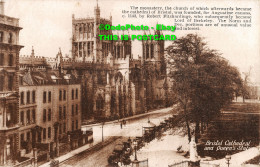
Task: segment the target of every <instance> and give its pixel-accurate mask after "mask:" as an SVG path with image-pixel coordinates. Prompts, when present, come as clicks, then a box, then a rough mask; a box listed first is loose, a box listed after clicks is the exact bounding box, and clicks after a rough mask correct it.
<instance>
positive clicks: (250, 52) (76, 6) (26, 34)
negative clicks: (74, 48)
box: [5, 0, 260, 83]
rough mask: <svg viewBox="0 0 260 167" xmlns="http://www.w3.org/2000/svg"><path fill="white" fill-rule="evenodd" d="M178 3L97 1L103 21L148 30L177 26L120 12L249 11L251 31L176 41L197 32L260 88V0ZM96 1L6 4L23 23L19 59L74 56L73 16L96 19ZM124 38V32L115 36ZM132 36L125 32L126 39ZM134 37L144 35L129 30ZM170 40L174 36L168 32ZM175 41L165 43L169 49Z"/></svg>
mask: <svg viewBox="0 0 260 167" xmlns="http://www.w3.org/2000/svg"><path fill="white" fill-rule="evenodd" d="M206 2H207V4H205V1H202V0H196V1H185V0H184V1H178V0H165V1H163V0H158V1H152V0H143V1H140V0H125V1H120V0H115V1H112V0H98V4H99V6H100V10H101V17H102V18H109V16H110V14H111V16H112V18H113V22H112V24H113V25H118V24H120V25H124V24H134V25H142V24H143V25H147V26H154V25H156V23H159V24H165V25H174V21H173V19H147V18H146V19H136V18H123V17H122V10H129V9H130V6H137V7H141V6H143V7H153V6H157V7H165V6H171V7H176V6H178V7H186V6H187V7H192V6H195V7H206V6H208V7H251V8H252V27H251V28H222V27H217V28H215V27H208V28H201V29H200V30H199V31H175V32H174V35H176V36H177V38H178V37H181V36H184V35H186V34H188V33H197V34H198V35H200V36H202V37H204V38H205V41H206V42H207V43H208V46H209V48H211V49H216V50H218V51H219V52H220V53H222V56H223V57H225V58H226V59H228V60H229V61H230V64H231V65H233V66H236V67H238V69H239V70H240V72H241V74H242V76H243V72H248V71H249V69H250V67H251V68H252V70H251V77H250V78H251V81H252V82H259V83H260V75H259V74H260V31H259V29H260V17H259V16H260V1H258V0H235V1H233V0H229V1H225V0H217V1H214V0H213V1H206ZM96 3H97V2H96V0H37V1H36V0H5V14H6V15H8V16H11V17H16V18H19V19H20V26H21V27H23V29H22V30H21V32H20V38H19V39H20V44H21V45H23V46H24V48H23V49H22V50H21V52H20V55H30V53H31V49H32V46H33V47H34V51H35V54H36V56H47V57H55V56H56V54H57V53H58V50H59V48H61V50H62V53H63V54H70V50H71V36H72V14H75V17H76V18H85V17H93V15H94V6H96ZM113 33H114V34H121V33H122V32H121V31H113ZM127 33H128V32H125V34H127ZM129 33H130V34H142V33H143V32H141V31H130V32H129ZM164 34H169V35H172V34H173V33H172V32H164ZM171 43H172V42H166V46H168V45H170V44H171ZM132 51H133V55H134V57H136V58H137V57H138V55H141V42H140V41H133V43H132Z"/></svg>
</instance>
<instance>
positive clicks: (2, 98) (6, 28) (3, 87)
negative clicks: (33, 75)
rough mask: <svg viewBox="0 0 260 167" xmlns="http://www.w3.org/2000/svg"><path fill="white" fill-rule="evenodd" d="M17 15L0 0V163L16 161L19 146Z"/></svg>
mask: <svg viewBox="0 0 260 167" xmlns="http://www.w3.org/2000/svg"><path fill="white" fill-rule="evenodd" d="M21 29H22V28H21V27H19V19H16V18H13V17H9V16H6V15H4V2H3V1H1V2H0V166H2V165H10V164H12V162H14V161H15V158H16V155H17V148H18V135H17V132H18V130H19V125H18V121H19V120H18V118H19V112H18V100H19V98H18V92H19V87H18V70H19V52H20V49H21V48H22V46H21V45H19V32H20V30H21Z"/></svg>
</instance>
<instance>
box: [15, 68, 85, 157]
mask: <svg viewBox="0 0 260 167" xmlns="http://www.w3.org/2000/svg"><path fill="white" fill-rule="evenodd" d="M19 81H20V82H19V87H20V90H19V94H20V105H19V113H20V114H19V115H20V118H19V122H20V130H19V150H25V151H22V152H23V153H22V154H23V155H22V156H25V155H24V154H30V153H31V152H32V151H33V150H32V149H33V148H38V146H39V145H41V144H47V145H48V144H50V145H51V146H50V147H51V148H50V150H52V151H54V150H57V147H58V146H57V142H59V143H61V142H62V141H64V140H67V138H68V135H71V136H73V133H75V132H77V133H78V132H80V131H81V130H80V127H81V105H80V102H81V85H80V81H79V80H78V79H77V78H76V77H75V76H71V75H63V74H61V73H59V71H48V70H38V69H37V68H25V69H24V70H20V74H19ZM74 136H76V135H74ZM77 137H80V135H79V136H77ZM66 143H67V142H66Z"/></svg>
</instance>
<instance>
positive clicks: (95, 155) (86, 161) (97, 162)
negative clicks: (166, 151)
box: [60, 108, 172, 167]
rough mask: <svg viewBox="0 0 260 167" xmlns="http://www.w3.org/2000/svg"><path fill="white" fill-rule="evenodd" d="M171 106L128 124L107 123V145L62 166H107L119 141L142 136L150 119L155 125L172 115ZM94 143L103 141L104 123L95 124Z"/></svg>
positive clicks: (82, 154) (74, 158)
mask: <svg viewBox="0 0 260 167" xmlns="http://www.w3.org/2000/svg"><path fill="white" fill-rule="evenodd" d="M171 111H172V110H171V108H167V109H161V110H157V111H154V112H151V113H147V114H146V115H143V116H141V117H137V118H134V119H131V120H127V121H126V125H125V126H124V125H123V127H122V129H121V126H120V122H118V123H113V124H105V125H104V127H103V135H104V136H103V137H104V141H105V142H107V144H105V146H103V147H99V148H95V149H93V150H90V151H85V152H82V153H80V154H78V155H77V156H74V157H72V158H70V159H69V160H67V161H65V162H62V163H61V165H60V166H62V167H65V166H86V167H94V166H95V167H97V166H98V167H99V166H100V167H103V166H106V165H107V164H108V163H107V158H108V157H109V155H110V154H111V153H112V152H113V149H114V147H115V145H116V144H117V143H122V141H126V140H127V139H128V138H129V137H130V138H134V137H136V136H142V126H143V125H144V124H145V123H147V122H148V119H149V120H150V121H151V122H152V123H154V124H155V125H159V124H160V122H162V121H163V120H164V119H165V118H167V117H169V116H170V115H172V112H171ZM93 138H94V145H96V144H98V143H100V142H101V141H102V125H97V126H93Z"/></svg>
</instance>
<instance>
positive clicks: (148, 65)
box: [58, 4, 168, 121]
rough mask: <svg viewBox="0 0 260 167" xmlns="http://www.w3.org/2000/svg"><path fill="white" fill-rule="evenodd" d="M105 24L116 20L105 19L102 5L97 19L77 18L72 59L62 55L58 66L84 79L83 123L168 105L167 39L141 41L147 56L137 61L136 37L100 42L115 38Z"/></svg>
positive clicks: (73, 23) (95, 11)
mask: <svg viewBox="0 0 260 167" xmlns="http://www.w3.org/2000/svg"><path fill="white" fill-rule="evenodd" d="M100 24H109V25H112V16H110V18H109V19H104V18H101V17H100V7H99V6H98V4H97V6H96V7H95V9H94V17H91V18H83V19H82V18H80V19H77V18H75V16H74V14H73V15H72V58H71V59H69V60H65V59H64V58H63V57H62V55H60V62H59V64H58V68H59V69H60V70H61V71H62V72H63V73H66V74H73V75H75V76H78V77H80V78H81V88H82V89H81V91H82V92H81V95H82V106H81V107H82V119H83V120H88V119H94V120H103V121H105V120H114V119H120V118H124V117H127V116H132V115H135V114H140V113H144V112H147V111H149V110H152V109H156V108H160V107H165V106H167V105H168V104H167V103H168V102H167V101H168V99H167V96H168V95H167V92H168V91H167V90H168V84H167V77H166V63H165V59H164V41H153V40H152V41H141V42H142V43H141V44H142V56H141V57H139V56H138V59H134V56H133V54H132V43H131V39H129V40H127V41H121V40H120V39H118V40H117V41H105V40H100V39H99V36H98V35H113V34H112V31H111V30H108V31H107V30H100V29H99V25H100ZM155 34H156V35H160V34H162V33H161V31H155Z"/></svg>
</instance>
